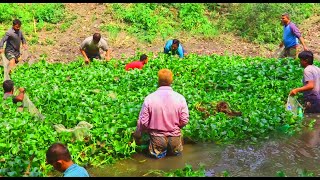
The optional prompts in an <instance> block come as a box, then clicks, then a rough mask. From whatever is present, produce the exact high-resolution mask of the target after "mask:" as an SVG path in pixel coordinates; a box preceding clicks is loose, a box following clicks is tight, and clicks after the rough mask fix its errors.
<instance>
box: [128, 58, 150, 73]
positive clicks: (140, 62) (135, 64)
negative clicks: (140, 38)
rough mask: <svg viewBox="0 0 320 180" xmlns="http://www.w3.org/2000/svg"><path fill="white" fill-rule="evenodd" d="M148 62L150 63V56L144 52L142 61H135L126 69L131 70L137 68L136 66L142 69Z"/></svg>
mask: <svg viewBox="0 0 320 180" xmlns="http://www.w3.org/2000/svg"><path fill="white" fill-rule="evenodd" d="M147 63H148V56H147V55H145V54H142V55H141V56H140V61H133V62H131V63H129V64H127V65H126V67H125V69H126V71H129V70H130V69H135V68H138V69H142V68H143V66H144V65H145V64H147Z"/></svg>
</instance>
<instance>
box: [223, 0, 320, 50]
mask: <svg viewBox="0 0 320 180" xmlns="http://www.w3.org/2000/svg"><path fill="white" fill-rule="evenodd" d="M319 8H320V6H319V4H317V3H244V4H243V3H241V4H236V5H233V6H229V8H228V9H227V13H226V14H222V15H223V16H224V18H223V21H220V26H219V27H221V28H223V29H226V30H229V31H235V32H236V34H238V35H240V36H242V37H244V38H246V39H248V40H250V41H251V42H256V43H276V44H280V41H281V38H282V31H283V30H282V25H280V19H281V14H283V13H285V12H287V13H289V15H290V18H291V21H292V22H294V23H295V24H296V25H297V26H298V27H299V24H300V23H301V22H302V21H303V20H305V19H307V18H309V17H310V16H311V15H313V14H315V13H318V12H320V11H319ZM302 33H303V32H302Z"/></svg>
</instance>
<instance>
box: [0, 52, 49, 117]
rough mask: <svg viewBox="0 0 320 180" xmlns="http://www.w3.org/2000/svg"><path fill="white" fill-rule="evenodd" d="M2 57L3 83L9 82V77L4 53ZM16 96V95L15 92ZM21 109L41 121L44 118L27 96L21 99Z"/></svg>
mask: <svg viewBox="0 0 320 180" xmlns="http://www.w3.org/2000/svg"><path fill="white" fill-rule="evenodd" d="M1 56H2V65H3V69H4V81H5V80H11V78H10V75H9V70H10V69H9V61H8V59H7V58H6V57H5V55H4V53H1ZM16 94H18V93H17V92H16ZM22 103H23V107H24V108H27V109H28V111H29V112H30V114H32V115H34V116H36V117H39V118H40V119H41V120H43V119H44V116H43V115H42V114H41V113H40V111H39V110H38V109H37V108H36V106H35V105H34V104H33V103H32V101H31V100H30V99H29V96H28V95H27V94H25V95H24V98H23V102H22Z"/></svg>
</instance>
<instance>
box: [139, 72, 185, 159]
mask: <svg viewBox="0 0 320 180" xmlns="http://www.w3.org/2000/svg"><path fill="white" fill-rule="evenodd" d="M172 81H173V74H172V72H171V71H170V70H169V69H161V70H160V71H159V72H158V84H159V88H158V89H157V90H156V91H155V92H153V93H151V94H149V95H148V96H147V97H146V98H145V100H144V102H143V105H142V108H141V111H140V115H139V120H138V123H137V129H136V131H135V133H134V134H133V137H134V138H135V140H139V139H140V138H141V134H142V132H146V133H148V134H149V136H150V144H149V153H150V155H151V156H153V157H156V158H158V159H160V158H163V157H165V156H166V155H167V154H168V155H180V154H181V152H182V150H183V147H182V140H181V129H182V128H183V127H184V126H185V125H186V124H187V123H188V121H189V110H188V105H187V102H186V99H185V98H184V97H183V96H182V95H181V94H179V93H177V92H175V91H173V89H172V88H171V87H170V86H171V83H172Z"/></svg>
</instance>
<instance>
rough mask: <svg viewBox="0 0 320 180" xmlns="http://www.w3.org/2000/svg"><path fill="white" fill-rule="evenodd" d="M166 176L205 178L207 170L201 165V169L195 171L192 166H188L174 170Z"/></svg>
mask: <svg viewBox="0 0 320 180" xmlns="http://www.w3.org/2000/svg"><path fill="white" fill-rule="evenodd" d="M164 175H165V176H166V177H205V169H204V166H203V165H201V166H200V168H199V169H197V170H195V169H194V168H192V166H191V165H190V164H186V165H185V167H184V168H183V169H176V170H172V171H170V172H167V173H164Z"/></svg>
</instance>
